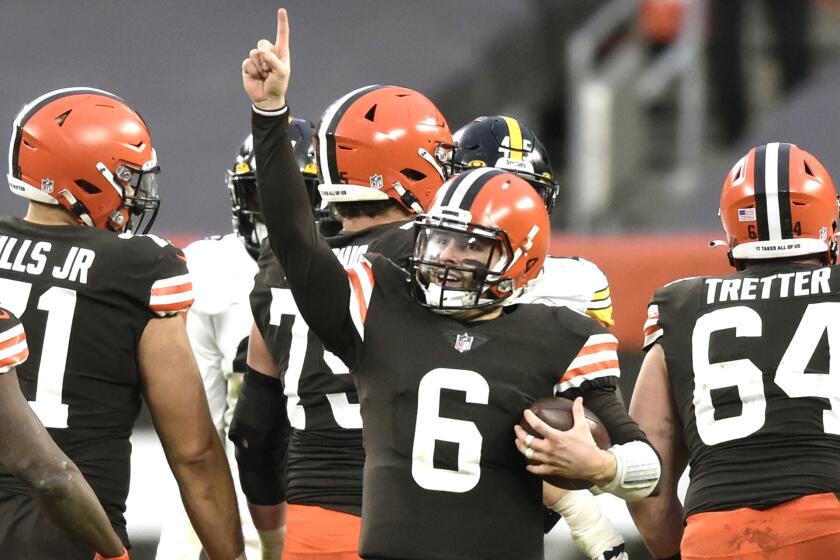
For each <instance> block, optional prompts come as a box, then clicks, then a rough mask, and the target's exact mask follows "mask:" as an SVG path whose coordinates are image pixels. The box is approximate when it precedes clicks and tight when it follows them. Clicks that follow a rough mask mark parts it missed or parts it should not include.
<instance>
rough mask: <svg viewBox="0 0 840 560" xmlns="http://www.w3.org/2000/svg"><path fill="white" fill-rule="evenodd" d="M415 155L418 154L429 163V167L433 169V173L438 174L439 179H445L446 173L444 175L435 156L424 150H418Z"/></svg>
mask: <svg viewBox="0 0 840 560" xmlns="http://www.w3.org/2000/svg"><path fill="white" fill-rule="evenodd" d="M417 153H418V154H420V157H421V158H423V159H425V160H426V161H427V162H429V165H431V166H432V167H434V168H435V171H437V172H438V174H439V175H440V178H441V179H446V173H444V171H443V167H442V166H441V165H440V164H439V163H438V162H437V160H436V159H435V156H433V155H432V154H430V153H429V152H428V151H427V150H426V149H425V148H418V149H417Z"/></svg>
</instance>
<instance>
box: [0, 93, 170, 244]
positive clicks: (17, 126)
mask: <svg viewBox="0 0 840 560" xmlns="http://www.w3.org/2000/svg"><path fill="white" fill-rule="evenodd" d="M159 172H160V168H159V167H158V164H157V158H156V155H155V150H154V148H153V147H152V139H151V136H150V135H149V129H148V127H147V126H146V123H145V122H144V121H143V119H142V118H141V117H140V115H139V114H137V112H135V111H134V109H132V108H131V107H129V106H128V105H126V103H125V102H124V101H123V100H122V99H120V98H119V97H117V96H116V95H113V94H111V93H108V92H107V91H102V90H98V89H93V88H67V89H60V90H56V91H52V92H50V93H47V94H45V95H42V96H41V97H39V98H37V99H35V100H34V101H32V102H31V103H29V104H28V105H26V106H25V107H24V108H23V110H21V112H20V113H19V114H18V116H17V118H16V119H15V122H14V130H13V132H12V141H11V145H10V147H9V175H8V180H9V187H10V188H11V190H12V192H13V193H15V194H17V195H19V196H22V197H25V198H28V199H29V200H33V201H36V202H41V203H44V204H51V205H61V206H62V207H64V208H65V209H66V210H67V211H68V212H70V214H72V215H73V216H74V217H75V218H76V220H77V221H78V222H79V223H82V224H85V225H88V226H91V227H97V228H101V229H109V230H113V231H117V232H122V231H138V230H140V229H141V228H143V229H142V231H139V233H146V232H147V231H148V230H149V229H150V228H151V226H152V223H153V222H154V219H155V217H156V215H157V211H158V207H159V204H160V202H159V199H158V192H157V190H158V185H157V175H158V173H159Z"/></svg>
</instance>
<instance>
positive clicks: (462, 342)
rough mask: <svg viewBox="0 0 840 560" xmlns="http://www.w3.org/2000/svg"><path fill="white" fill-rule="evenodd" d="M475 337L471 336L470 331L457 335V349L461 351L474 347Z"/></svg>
mask: <svg viewBox="0 0 840 560" xmlns="http://www.w3.org/2000/svg"><path fill="white" fill-rule="evenodd" d="M473 339H474V337H472V336H470V335H469V334H468V333H464V334H459V335H456V336H455V350H457V351H458V352H461V353H464V352H467V351H469V349H470V348H472V343H473Z"/></svg>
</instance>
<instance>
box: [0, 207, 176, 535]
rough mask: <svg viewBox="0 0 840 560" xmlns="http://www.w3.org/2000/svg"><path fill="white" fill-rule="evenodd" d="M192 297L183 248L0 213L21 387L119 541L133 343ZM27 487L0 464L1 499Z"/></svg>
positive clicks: (5, 296) (3, 296) (2, 269)
mask: <svg viewBox="0 0 840 560" xmlns="http://www.w3.org/2000/svg"><path fill="white" fill-rule="evenodd" d="M191 302H192V285H191V282H190V278H189V274H188V272H187V267H186V263H185V262H184V260H183V253H181V251H180V250H179V249H176V248H175V247H173V246H172V245H170V244H169V243H167V242H166V241H163V240H161V239H158V238H156V237H154V236H129V235H117V234H116V233H113V232H108V231H104V230H100V229H96V228H91V227H87V226H76V225H66V226H47V225H37V224H32V223H29V222H26V221H24V220H23V219H21V218H12V217H8V216H6V217H0V306H2V307H5V308H6V309H8V310H9V311H10V312H12V313H14V314H15V315H17V316H18V317H19V318H20V321H21V323H22V324H23V326H24V328H25V329H26V335H27V341H28V343H29V350H30V357H29V360H27V361H26V362H25V363H23V364H21V365H19V366H18V367H17V373H18V378H19V379H20V385H21V390H22V391H23V394H24V396H25V397H26V399H27V400H28V401H29V404H30V405H31V406H32V408H33V410H34V411H35V413H36V414H37V415H38V417H39V418H40V420H41V422H42V423H43V424H44V426H45V427H46V428H47V429H48V431H49V433H50V435H51V436H52V438H53V439H54V440H55V441H56V443H57V444H58V445H59V447H60V448H61V449H62V451H64V452H65V453H66V454H67V456H68V457H70V459H72V460H73V462H74V463H76V465H78V467H79V469H80V470H81V471H82V473H83V474H84V476H85V478H86V479H87V481H88V482H89V483H90V485H91V487H93V489H94V491H95V492H96V495H97V497H98V498H99V500H100V502H101V503H102V506H103V507H104V508H105V511H106V512H107V514H108V516H109V518H110V520H111V523H112V524H113V525H114V529H115V530H116V531H117V534H119V535H120V537H121V538H122V540H123V542H124V543H125V544H126V545H127V544H128V538H127V536H126V531H125V519H124V517H123V513H124V512H125V499H126V495H127V493H128V481H129V455H130V453H131V445H130V444H129V436H130V435H131V430H132V427H133V425H134V421H135V419H136V418H137V414H138V413H139V411H140V399H141V384H140V377H139V371H138V365H137V346H138V343H139V341H140V337H141V335H142V334H143V330H144V329H145V327H146V324H147V323H148V321H149V320H150V319H153V318H155V317H159V316H164V315H169V314H173V313H178V312H181V311H185V310H186V309H188V308H189V306H190V303H191ZM27 492H28V490H27V489H26V488H25V487H24V486H23V485H22V484H21V483H20V482H18V481H17V480H16V479H15V478H14V477H12V476H11V475H10V474H9V473H8V472H7V471H6V470H5V469H2V468H0V503H2V498H3V497H4V496H10V495H16V494H26V493H27ZM6 513H8V512H6ZM6 513H4V512H3V510H2V508H0V515H6ZM10 515H11V514H10ZM3 538H4V537H3V536H0V545H1V544H2V542H1V541H2V540H3Z"/></svg>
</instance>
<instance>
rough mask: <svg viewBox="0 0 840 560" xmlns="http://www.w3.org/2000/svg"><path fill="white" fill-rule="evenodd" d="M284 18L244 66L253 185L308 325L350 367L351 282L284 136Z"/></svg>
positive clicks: (286, 67)
mask: <svg viewBox="0 0 840 560" xmlns="http://www.w3.org/2000/svg"><path fill="white" fill-rule="evenodd" d="M289 74H290V56H289V20H288V16H287V15H286V11H285V10H282V9H281V10H280V11H279V12H278V14H277V37H276V39H275V42H274V43H271V42H269V41H267V40H265V39H263V40H261V41H259V43H258V44H257V48H256V49H253V50H251V52H250V54H249V57H248V58H247V59H245V60H244V61H243V63H242V82H243V87H244V88H245V91H246V92H247V93H248V96H249V97H250V98H251V101H252V102H253V104H254V114H253V116H252V121H251V125H252V132H253V136H254V152H255V155H256V160H257V189H258V192H259V196H260V203H261V205H262V210H263V215H264V217H265V221H266V226H267V227H268V235H269V240H270V242H271V247H272V249H273V250H274V252H275V254H276V255H277V258H278V259H279V260H280V263H281V265H282V266H283V270H284V271H285V273H286V277H287V280H288V282H289V286H290V288H291V290H292V294H293V295H294V298H295V302H296V304H297V306H298V308H299V310H300V312H301V315H302V316H303V318H304V320H305V321H306V323H307V324H308V325H309V328H310V329H311V330H312V331H313V332H314V333H315V334H317V335H318V337H319V338H320V339H321V341H322V342H323V343H324V345H325V346H326V347H327V348H328V349H330V350H332V351H333V352H335V353H337V354H338V355H339V356H340V357H341V358H342V359H344V361H345V363H348V366H351V364H352V362H353V360H354V356H353V355H352V353H351V352H350V350H351V349H352V347H353V346H354V337H355V336H357V335H355V331H354V329H353V328H352V320H351V318H350V311H349V303H350V286H349V284H348V280H347V275H346V274H345V272H344V270H343V268H342V266H341V263H340V262H339V261H338V259H337V258H336V257H335V255H334V254H333V252H332V250H331V249H330V248H329V247H328V246H327V245H326V244H325V243H324V242H323V240H321V238H320V237H319V236H318V233H317V230H316V227H315V219H314V216H313V215H312V209H311V207H310V203H309V195H308V194H307V191H306V186H305V184H304V182H303V177H302V176H301V174H300V171H299V169H298V166H297V162H296V160H295V154H294V151H293V149H292V146H291V142H290V141H289V136H288V108H287V107H286V90H287V88H288V84H289Z"/></svg>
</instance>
